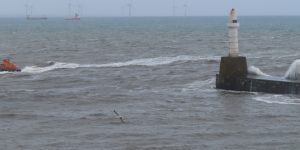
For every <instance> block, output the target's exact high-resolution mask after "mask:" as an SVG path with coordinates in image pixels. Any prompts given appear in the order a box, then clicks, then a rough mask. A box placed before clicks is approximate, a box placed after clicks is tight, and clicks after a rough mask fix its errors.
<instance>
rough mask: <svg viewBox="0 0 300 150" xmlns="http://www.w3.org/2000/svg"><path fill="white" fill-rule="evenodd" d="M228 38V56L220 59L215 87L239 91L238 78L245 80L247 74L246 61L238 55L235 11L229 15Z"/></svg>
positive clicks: (237, 24)
mask: <svg viewBox="0 0 300 150" xmlns="http://www.w3.org/2000/svg"><path fill="white" fill-rule="evenodd" d="M227 26H228V36H229V37H228V38H229V55H228V56H224V57H222V58H221V63H220V70H219V74H218V75H217V81H216V87H217V88H218V89H226V90H236V89H238V90H243V89H239V81H238V79H240V78H246V77H247V74H248V67H247V59H246V57H244V56H240V55H239V43H238V28H239V26H240V25H239V23H238V20H237V14H236V11H235V9H231V11H230V14H229V22H228V23H227Z"/></svg>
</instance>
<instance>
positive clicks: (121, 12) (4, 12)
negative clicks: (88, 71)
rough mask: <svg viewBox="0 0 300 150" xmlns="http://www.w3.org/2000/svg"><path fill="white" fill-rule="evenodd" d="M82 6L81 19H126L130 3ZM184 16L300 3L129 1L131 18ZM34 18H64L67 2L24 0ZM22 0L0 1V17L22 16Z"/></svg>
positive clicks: (88, 1)
mask: <svg viewBox="0 0 300 150" xmlns="http://www.w3.org/2000/svg"><path fill="white" fill-rule="evenodd" d="M72 1H73V4H74V5H75V4H76V5H77V4H80V5H82V7H83V12H82V14H83V16H95V17H96V16H99V17H101V16H127V15H128V7H127V4H128V2H129V1H130V0H72ZM173 1H175V5H174V6H175V15H176V16H182V15H184V3H185V1H187V4H188V15H189V16H224V15H227V14H228V11H229V9H230V8H232V7H235V8H237V10H238V13H239V15H300V9H299V7H300V0H132V5H133V8H132V14H133V16H172V15H173ZM28 3H29V4H31V5H32V6H33V14H34V15H35V16H41V15H46V16H49V17H51V16H55V17H59V16H60V17H65V16H67V15H68V3H69V0H28ZM25 4H26V0H1V4H0V17H22V16H25Z"/></svg>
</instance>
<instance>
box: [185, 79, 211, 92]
mask: <svg viewBox="0 0 300 150" xmlns="http://www.w3.org/2000/svg"><path fill="white" fill-rule="evenodd" d="M214 82H215V78H210V79H207V80H198V81H194V82H192V83H189V84H186V85H185V88H183V89H182V92H194V91H197V92H198V91H203V92H211V91H215V90H214V85H215V84H214Z"/></svg>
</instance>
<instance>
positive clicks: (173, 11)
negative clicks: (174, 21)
mask: <svg viewBox="0 0 300 150" xmlns="http://www.w3.org/2000/svg"><path fill="white" fill-rule="evenodd" d="M175 12H176V5H175V0H173V7H172V15H173V17H174V16H175Z"/></svg>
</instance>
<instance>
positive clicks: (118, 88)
mask: <svg viewBox="0 0 300 150" xmlns="http://www.w3.org/2000/svg"><path fill="white" fill-rule="evenodd" d="M226 22H227V18H226V17H187V18H180V17H175V18H87V19H83V20H82V21H79V22H72V21H69V22H68V21H64V20H61V19H52V20H48V21H26V20H23V19H0V57H1V58H4V57H9V58H11V59H12V60H13V61H14V62H15V63H16V64H18V65H19V66H20V68H23V71H22V72H20V73H7V72H2V73H0V85H1V88H0V96H1V98H0V147H1V149H5V150H16V149H21V150H23V149H24V150H39V149H49V150H56V149H65V150H82V149H95V150H98V149H110V150H124V149H127V150H135V149H137V150H140V149H144V150H150V149H151V150H154V149H157V150H161V149H164V150H174V149H178V150H179V149H180V150H183V149H184V150H189V149H193V150H194V149H230V150H234V149H249V150H253V149H298V148H299V147H300V144H299V143H300V127H299V125H300V119H299V113H300V97H299V96H297V95H272V94H264V93H248V92H233V91H224V90H217V89H215V74H217V73H218V69H219V68H218V67H219V61H220V57H221V56H224V55H227V51H228V50H227V27H226ZM240 23H241V28H240V49H241V50H240V51H241V54H242V55H245V56H247V58H248V63H249V66H250V65H253V66H256V67H258V68H260V69H261V70H262V71H264V72H265V73H267V74H269V75H273V76H284V74H285V72H286V71H287V70H288V67H289V65H290V64H291V63H292V62H293V61H294V60H295V59H298V58H299V57H300V54H299V49H300V48H299V47H300V44H299V41H300V28H299V26H300V17H241V18H240ZM114 110H116V111H117V112H118V113H119V114H120V115H122V116H123V118H124V121H125V123H122V122H121V120H120V119H119V118H118V117H117V116H116V115H115V113H114Z"/></svg>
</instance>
